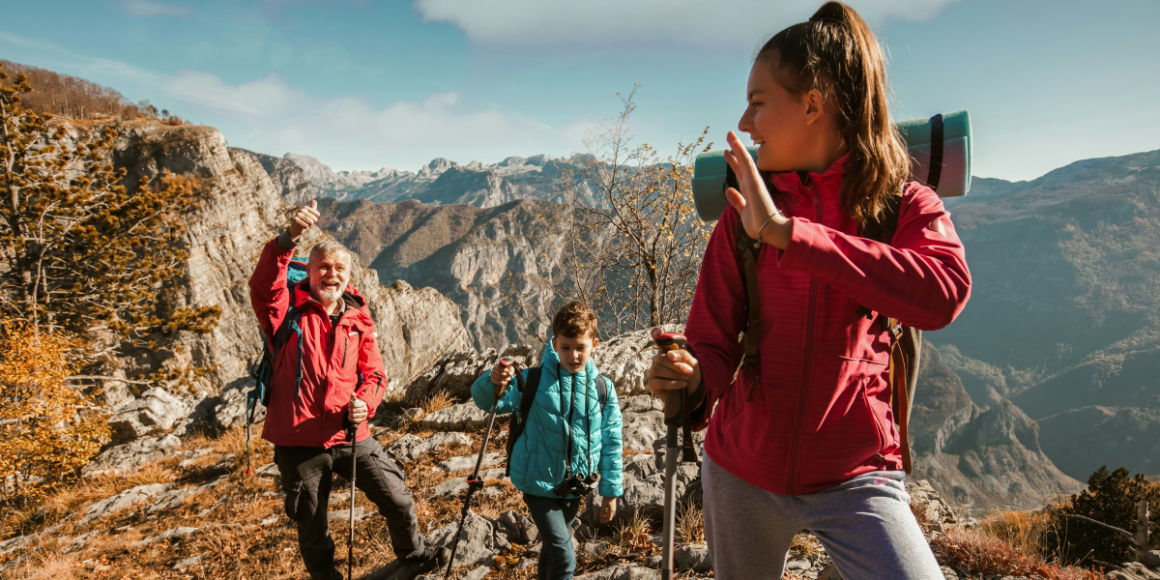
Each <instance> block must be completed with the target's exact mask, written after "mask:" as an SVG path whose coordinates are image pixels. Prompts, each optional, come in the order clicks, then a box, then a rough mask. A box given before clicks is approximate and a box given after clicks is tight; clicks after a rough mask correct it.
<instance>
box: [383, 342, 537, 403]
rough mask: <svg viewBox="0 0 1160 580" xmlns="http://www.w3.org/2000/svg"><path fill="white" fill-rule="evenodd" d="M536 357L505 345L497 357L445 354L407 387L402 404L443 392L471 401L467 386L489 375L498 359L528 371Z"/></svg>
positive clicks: (467, 352) (488, 353) (532, 350)
mask: <svg viewBox="0 0 1160 580" xmlns="http://www.w3.org/2000/svg"><path fill="white" fill-rule="evenodd" d="M537 355H538V353H537V352H536V349H535V348H534V347H532V346H531V345H527V344H509V345H507V346H505V347H503V348H502V349H501V350H500V352H499V353H496V351H495V349H492V348H489V349H487V350H485V351H483V352H482V353H477V352H476V351H474V350H470V349H467V350H456V351H453V352H449V353H447V354H445V355H443V356H442V357H440V358H439V360H437V361H435V364H434V365H432V366H431V368H430V369H428V370H427V371H426V372H424V373H423V374H421V375H419V378H417V379H415V380H414V381H412V382H411V384H409V385H407V387H406V389H405V393H404V395H403V401H404V402H406V403H407V404H408V405H421V404H422V403H423V401H424V400H426V399H427V398H428V397H430V396H431V395H434V394H435V393H439V392H445V393H447V394H448V395H450V396H451V398H452V399H454V400H457V401H463V400H467V399H469V398H470V397H471V385H472V383H474V382H475V379H476V378H478V377H479V375H481V374H483V373H484V372H486V371H490V370H491V367H492V366H494V365H495V363H496V361H497V360H498V359H499V358H501V357H511V358H513V359H515V361H516V363H517V364H519V365H520V367H521V368H528V367H529V366H530V365H532V364H534V361H535V357H536V356H537Z"/></svg>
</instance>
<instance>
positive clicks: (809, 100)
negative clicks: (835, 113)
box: [802, 89, 826, 127]
mask: <svg viewBox="0 0 1160 580" xmlns="http://www.w3.org/2000/svg"><path fill="white" fill-rule="evenodd" d="M802 101H803V103H804V104H805V107H806V126H807V127H808V126H810V125H813V124H814V123H816V122H818V120H819V119H821V118H822V117H823V116H824V114H825V105H826V98H825V97H824V96H822V92H821V91H819V90H818V89H810V90H809V92H807V93H806V94H805V97H804V98H803V99H802Z"/></svg>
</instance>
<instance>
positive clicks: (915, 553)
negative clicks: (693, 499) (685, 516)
mask: <svg viewBox="0 0 1160 580" xmlns="http://www.w3.org/2000/svg"><path fill="white" fill-rule="evenodd" d="M704 461H705V463H704V471H703V472H702V481H703V484H704V490H705V538H706V539H707V540H708V542H709V557H710V559H712V561H713V573H714V575H715V576H716V578H718V579H719V580H758V579H763V578H768V579H770V580H781V577H782V574H783V573H784V569H785V562H786V554H787V553H788V552H789V547H790V544H791V543H792V542H793V537H794V535H795V534H797V532H798V530H803V529H804V530H809V531H811V532H813V533H814V535H815V536H816V537H817V538H818V541H820V542H821V543H822V545H823V546H825V548H826V552H827V553H828V554H829V555H830V557H831V558H832V559H833V560H834V563H835V564H837V565H838V571H839V572H841V574H842V578H844V579H845V580H884V579H887V578H888V579H890V580H932V579H937V580H944V576H943V574H942V571H941V570H939V565H938V562H937V561H936V560H935V559H934V554H933V553H931V551H930V546H928V545H927V543H926V540H925V539H924V538H923V536H922V530H921V529H920V528H919V527H918V521H917V520H916V519H914V514H913V513H912V512H911V511H910V496H909V495H907V493H906V487H905V485H904V484H903V481H902V480H903V478H904V477H905V476H906V474H905V473H903V472H901V471H877V472H873V473H867V474H865V475H861V476H858V477H855V478H854V479H851V480H850V481H847V482H845V483H842V484H840V485H836V486H834V487H831V488H828V489H825V490H822V491H819V492H816V493H808V494H802V495H777V494H774V493H770V492H768V491H766V490H764V489H761V488H759V487H755V486H753V485H750V484H749V483H748V482H746V481H743V480H741V479H739V478H737V477H735V476H734V475H733V474H731V473H729V472H728V471H725V470H724V469H723V468H721V467H720V466H718V465H717V464H715V463H713V462H712V461H711V460H710V459H709V455H708V454H707V453H706V454H705V455H704Z"/></svg>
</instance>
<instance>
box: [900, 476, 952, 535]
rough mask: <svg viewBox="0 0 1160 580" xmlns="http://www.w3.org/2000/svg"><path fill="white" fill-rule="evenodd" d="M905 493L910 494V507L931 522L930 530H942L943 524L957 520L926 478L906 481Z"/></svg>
mask: <svg viewBox="0 0 1160 580" xmlns="http://www.w3.org/2000/svg"><path fill="white" fill-rule="evenodd" d="M906 493H907V494H909V495H910V509H911V510H913V511H914V513H915V514H916V515H918V516H919V517H922V518H925V519H926V521H928V522H930V524H931V531H934V532H941V531H943V524H953V523H956V522H958V518H957V517H956V516H955V513H954V512H953V511H951V508H950V506H948V505H947V504H946V502H944V501H943V499H942V496H940V495H939V493H938V492H937V491H935V489H934V488H933V487H931V485H930V482H929V481H927V480H925V479H924V480H921V481H908V482H906Z"/></svg>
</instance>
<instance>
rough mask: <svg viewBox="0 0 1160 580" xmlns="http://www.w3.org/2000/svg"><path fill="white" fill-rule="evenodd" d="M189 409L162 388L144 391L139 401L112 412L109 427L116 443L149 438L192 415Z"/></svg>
mask: <svg viewBox="0 0 1160 580" xmlns="http://www.w3.org/2000/svg"><path fill="white" fill-rule="evenodd" d="M190 410H191V409H190V408H189V407H187V406H186V404H185V403H183V402H182V401H181V399H178V398H177V397H175V396H173V395H171V394H169V392H168V391H166V390H165V389H162V388H161V387H154V388H152V389H149V390H148V391H145V392H144V393H143V394H142V395H141V396H140V397H139V398H137V399H134V400H132V401H129V402H127V403H124V404H122V405H121V406H119V407H117V408H116V409H114V410H113V416H112V417H111V418H110V419H109V427H110V428H112V430H113V436H112V442H113V443H114V444H117V443H121V442H124V441H129V440H131V439H138V438H141V437H144V436H146V435H154V434H158V433H165V432H167V431H169V430H170V429H172V428H173V426H174V424H175V423H177V422H178V421H179V420H181V419H183V418H185V417H186V415H188V414H189V413H190Z"/></svg>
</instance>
